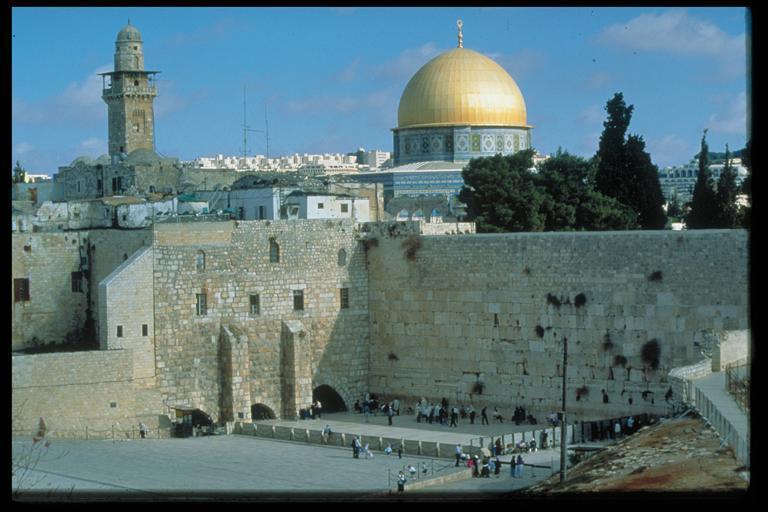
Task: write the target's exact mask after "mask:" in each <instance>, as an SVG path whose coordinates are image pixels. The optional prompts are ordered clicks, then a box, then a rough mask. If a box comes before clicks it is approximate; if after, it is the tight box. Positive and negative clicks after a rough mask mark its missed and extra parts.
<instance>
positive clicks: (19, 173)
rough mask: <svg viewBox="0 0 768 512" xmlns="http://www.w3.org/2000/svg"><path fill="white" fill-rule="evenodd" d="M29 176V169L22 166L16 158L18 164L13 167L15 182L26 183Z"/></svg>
mask: <svg viewBox="0 0 768 512" xmlns="http://www.w3.org/2000/svg"><path fill="white" fill-rule="evenodd" d="M26 177H27V171H25V170H24V168H23V167H22V166H21V164H20V163H19V161H18V160H16V166H15V167H14V168H13V183H24V180H25V179H26Z"/></svg>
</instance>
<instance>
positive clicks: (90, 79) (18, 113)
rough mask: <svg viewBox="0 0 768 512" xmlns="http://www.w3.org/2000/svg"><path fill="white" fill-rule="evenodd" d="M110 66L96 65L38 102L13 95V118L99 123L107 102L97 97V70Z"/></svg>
mask: <svg viewBox="0 0 768 512" xmlns="http://www.w3.org/2000/svg"><path fill="white" fill-rule="evenodd" d="M110 69H111V66H110V65H106V64H105V65H103V66H99V67H98V68H96V69H95V70H93V71H92V72H90V73H89V74H88V75H87V76H86V77H85V78H83V79H82V80H80V81H79V82H72V83H70V84H69V85H68V86H67V87H66V88H65V89H64V91H62V92H61V93H60V94H58V95H55V96H50V97H48V98H44V99H42V100H40V101H38V102H27V101H25V100H23V99H20V98H13V100H12V104H11V105H12V106H11V108H12V112H13V114H12V115H13V120H14V122H18V123H23V124H55V125H64V126H84V125H86V126H93V125H96V124H97V123H99V125H101V124H103V123H104V122H105V120H106V118H107V106H106V104H104V102H103V101H102V99H101V90H102V80H101V77H100V76H98V73H104V72H106V71H109V70H110Z"/></svg>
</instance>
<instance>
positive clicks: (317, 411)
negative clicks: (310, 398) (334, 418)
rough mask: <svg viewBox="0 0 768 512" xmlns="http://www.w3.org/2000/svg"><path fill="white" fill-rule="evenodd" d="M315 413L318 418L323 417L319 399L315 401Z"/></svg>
mask: <svg viewBox="0 0 768 512" xmlns="http://www.w3.org/2000/svg"><path fill="white" fill-rule="evenodd" d="M315 414H317V417H318V418H322V417H323V404H321V403H320V400H318V401H317V402H316V403H315Z"/></svg>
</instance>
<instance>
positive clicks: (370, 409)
mask: <svg viewBox="0 0 768 512" xmlns="http://www.w3.org/2000/svg"><path fill="white" fill-rule="evenodd" d="M354 410H355V412H357V413H361V414H365V415H366V420H367V416H368V415H369V414H372V415H374V416H377V415H378V414H379V413H382V414H384V415H386V416H387V417H388V420H389V424H390V425H392V417H393V416H399V415H400V400H399V399H394V400H391V401H389V402H383V403H382V402H380V401H379V399H378V397H377V396H376V395H375V394H372V393H366V394H365V397H364V398H362V399H361V400H356V401H355V405H354ZM414 412H415V414H416V422H417V423H429V424H440V425H443V426H447V427H458V426H459V421H460V420H462V421H465V420H467V419H469V423H470V424H471V425H474V424H475V419H477V418H478V416H479V418H480V422H481V424H483V425H489V424H490V421H489V417H488V407H487V406H485V407H483V408H482V409H480V411H479V414H478V411H476V410H475V407H474V406H473V405H472V404H471V403H470V404H468V405H466V404H454V405H451V404H450V403H449V401H448V399H447V398H445V397H443V398H442V399H441V400H440V401H439V402H430V401H428V400H427V399H426V398H422V399H421V400H419V401H418V402H417V403H416V407H415V409H414V408H413V407H408V408H407V411H406V413H407V414H413V413H414ZM492 417H493V420H494V421H498V422H499V423H504V420H505V417H504V415H503V414H502V413H501V412H500V411H499V408H498V407H494V408H493V412H492ZM511 421H513V422H515V424H516V425H520V424H523V423H527V424H531V425H535V424H536V423H537V420H536V418H535V417H534V416H533V415H532V414H530V413H528V414H526V411H525V408H523V407H516V408H515V410H514V414H512V416H511Z"/></svg>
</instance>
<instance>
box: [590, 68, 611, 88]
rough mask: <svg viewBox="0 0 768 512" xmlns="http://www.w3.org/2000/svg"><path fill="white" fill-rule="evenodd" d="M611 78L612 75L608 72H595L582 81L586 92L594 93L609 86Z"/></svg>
mask: <svg viewBox="0 0 768 512" xmlns="http://www.w3.org/2000/svg"><path fill="white" fill-rule="evenodd" d="M613 78H614V77H613V75H612V74H611V73H609V72H608V71H596V72H594V73H591V74H590V75H589V76H587V78H586V79H585V80H584V86H585V87H586V88H587V89H588V90H590V91H594V90H597V89H600V88H602V87H603V86H605V85H607V84H609V83H610V82H611V81H612V80H613Z"/></svg>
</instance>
